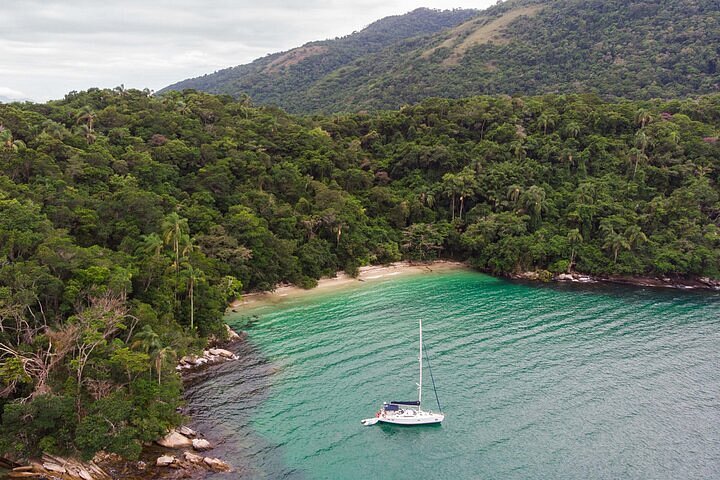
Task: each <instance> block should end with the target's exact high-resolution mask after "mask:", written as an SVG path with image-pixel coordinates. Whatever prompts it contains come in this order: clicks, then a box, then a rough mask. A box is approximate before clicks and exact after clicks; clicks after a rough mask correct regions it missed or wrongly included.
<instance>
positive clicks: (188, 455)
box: [183, 452, 203, 465]
mask: <svg viewBox="0 0 720 480" xmlns="http://www.w3.org/2000/svg"><path fill="white" fill-rule="evenodd" d="M183 457H185V460H187V461H188V462H190V463H194V464H195V465H199V464H201V463H203V457H201V456H200V455H196V454H194V453H192V452H185V453H183Z"/></svg>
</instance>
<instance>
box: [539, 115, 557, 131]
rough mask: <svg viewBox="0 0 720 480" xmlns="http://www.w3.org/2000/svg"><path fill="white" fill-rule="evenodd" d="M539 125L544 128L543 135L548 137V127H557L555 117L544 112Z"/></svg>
mask: <svg viewBox="0 0 720 480" xmlns="http://www.w3.org/2000/svg"><path fill="white" fill-rule="evenodd" d="M538 123H539V124H540V125H541V126H542V127H543V135H547V131H548V127H549V128H552V127H554V126H555V115H554V114H552V113H549V112H543V113H541V114H540V116H539V117H538Z"/></svg>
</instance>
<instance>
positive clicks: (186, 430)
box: [177, 425, 197, 437]
mask: <svg viewBox="0 0 720 480" xmlns="http://www.w3.org/2000/svg"><path fill="white" fill-rule="evenodd" d="M177 431H178V432H180V433H181V434H182V435H185V436H186V437H196V436H197V432H196V431H195V430H193V429H192V428H190V427H186V426H185V425H183V426H181V427H180V428H178V429H177Z"/></svg>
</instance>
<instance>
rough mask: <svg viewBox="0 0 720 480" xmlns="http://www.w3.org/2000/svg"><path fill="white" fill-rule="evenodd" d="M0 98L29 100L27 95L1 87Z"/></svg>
mask: <svg viewBox="0 0 720 480" xmlns="http://www.w3.org/2000/svg"><path fill="white" fill-rule="evenodd" d="M0 97H4V98H8V99H10V100H23V99H25V98H27V95H25V94H24V93H23V92H21V91H19V90H15V89H13V88H8V87H0Z"/></svg>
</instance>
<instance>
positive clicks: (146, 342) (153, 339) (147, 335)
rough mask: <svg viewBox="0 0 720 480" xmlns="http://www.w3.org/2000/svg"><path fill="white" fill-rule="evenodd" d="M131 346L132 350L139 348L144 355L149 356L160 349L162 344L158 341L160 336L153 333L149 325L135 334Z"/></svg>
mask: <svg viewBox="0 0 720 480" xmlns="http://www.w3.org/2000/svg"><path fill="white" fill-rule="evenodd" d="M131 346H132V348H136V349H137V348H139V349H140V350H142V351H143V352H144V353H147V354H151V353H152V352H155V351H156V350H159V349H160V348H162V342H161V341H160V335H158V334H157V333H155V331H154V330H153V329H152V327H151V326H150V325H145V326H144V327H143V328H142V330H140V331H139V332H137V333H136V334H135V341H134V342H133V343H132V345H131Z"/></svg>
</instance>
